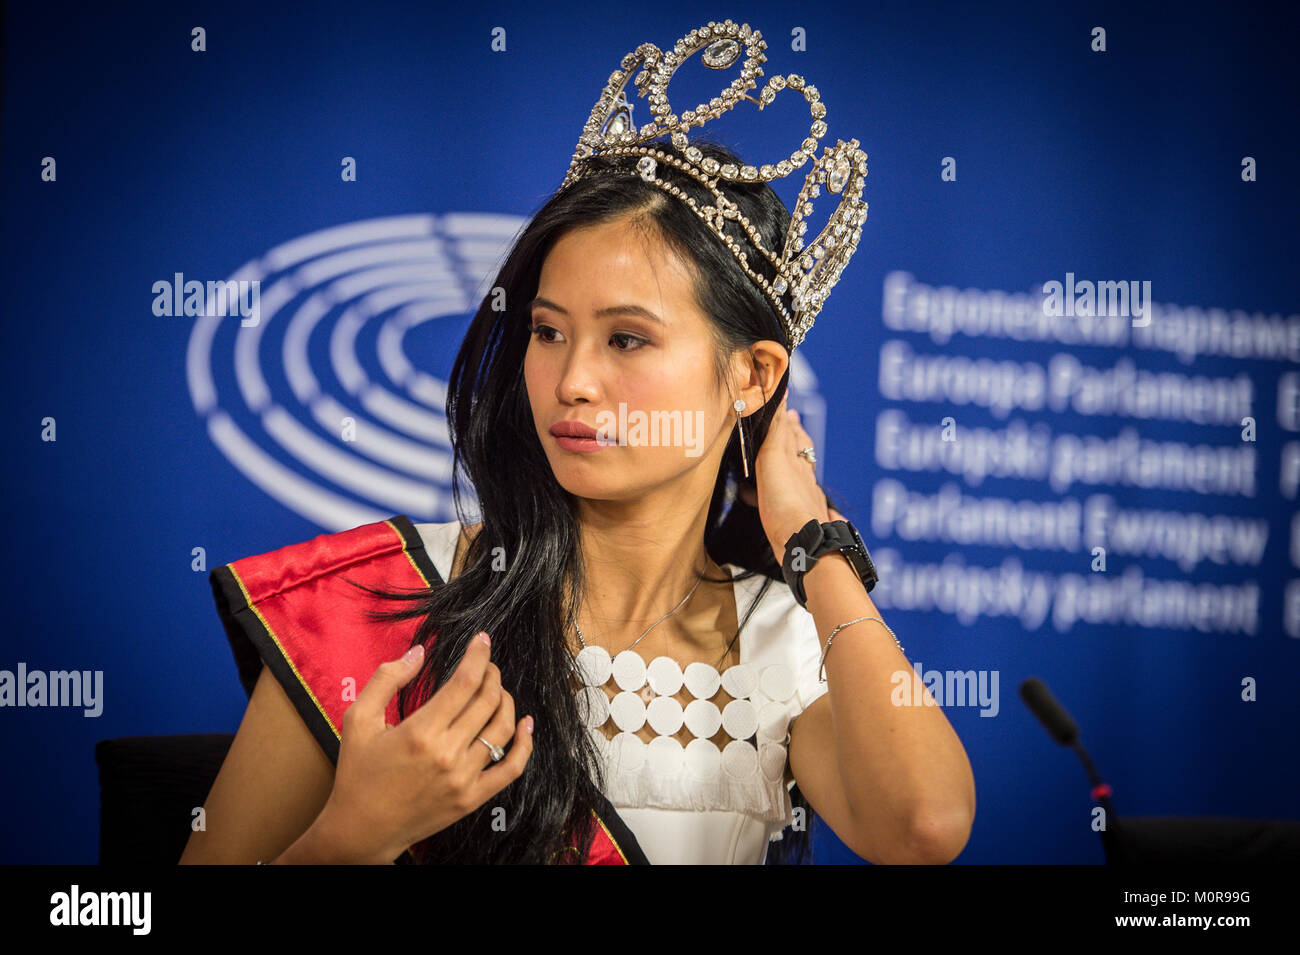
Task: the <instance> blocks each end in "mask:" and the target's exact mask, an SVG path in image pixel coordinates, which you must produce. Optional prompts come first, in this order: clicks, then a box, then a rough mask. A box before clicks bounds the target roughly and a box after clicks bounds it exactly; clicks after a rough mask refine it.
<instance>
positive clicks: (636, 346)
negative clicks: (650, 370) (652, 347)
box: [609, 332, 646, 351]
mask: <svg viewBox="0 0 1300 955" xmlns="http://www.w3.org/2000/svg"><path fill="white" fill-rule="evenodd" d="M616 338H625V339H627V340H628V341H629V342H634V343H635V344H634V345H632V346H630V347H628V348H620V349H619V351H637V350H638V349H640V348H641V347H643V346H644V345H645V343H646V342H645V339H644V338H637V337H636V336H635V335H629V334H627V333H626V332H615V333H614V334H613V335H610V336H609V340H610V341H613V340H614V339H616Z"/></svg>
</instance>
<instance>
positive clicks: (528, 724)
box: [524, 716, 533, 733]
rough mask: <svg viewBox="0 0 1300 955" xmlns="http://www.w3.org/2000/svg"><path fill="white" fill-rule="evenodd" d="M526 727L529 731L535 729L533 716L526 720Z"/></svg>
mask: <svg viewBox="0 0 1300 955" xmlns="http://www.w3.org/2000/svg"><path fill="white" fill-rule="evenodd" d="M524 729H526V730H528V732H529V733H531V732H532V731H533V718H532V717H531V716H530V717H528V719H526V720H524Z"/></svg>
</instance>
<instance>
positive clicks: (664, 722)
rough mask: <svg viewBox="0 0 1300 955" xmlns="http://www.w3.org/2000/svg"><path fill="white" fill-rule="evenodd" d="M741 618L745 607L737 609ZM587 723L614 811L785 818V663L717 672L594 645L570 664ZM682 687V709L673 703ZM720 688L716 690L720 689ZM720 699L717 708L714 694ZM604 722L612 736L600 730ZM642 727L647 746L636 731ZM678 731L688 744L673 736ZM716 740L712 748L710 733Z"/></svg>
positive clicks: (790, 679) (788, 693)
mask: <svg viewBox="0 0 1300 955" xmlns="http://www.w3.org/2000/svg"><path fill="white" fill-rule="evenodd" d="M742 612H743V608H742ZM575 666H576V669H577V671H578V674H579V676H580V679H581V681H582V683H583V684H584V686H583V688H582V689H581V690H579V691H578V702H579V712H581V713H583V714H584V715H585V717H586V723H587V727H588V730H589V732H590V733H591V735H592V739H593V740H594V741H595V742H596V746H597V749H598V750H599V751H600V753H601V755H602V758H603V761H604V768H605V774H606V779H605V791H606V795H607V796H608V798H609V801H610V802H611V803H613V804H614V806H616V807H617V806H620V805H623V806H652V807H659V808H664V809H696V810H708V809H723V810H731V811H734V812H745V813H749V814H752V815H756V816H759V817H761V818H763V819H764V820H766V821H768V822H771V823H777V822H780V821H782V820H783V819H784V818H785V815H786V795H785V793H786V790H785V787H784V785H783V776H784V774H785V769H786V744H787V742H788V740H789V734H788V728H789V725H790V720H791V717H792V714H791V698H792V697H793V696H794V694H795V680H794V674H793V673H792V671H791V670H790V668H789V667H788V666H786V665H785V664H784V663H780V662H776V663H769V664H767V665H765V666H755V665H754V664H753V663H749V662H745V661H744V660H743V659H742V662H740V663H737V664H735V665H733V666H730V667H727V668H726V669H725V670H723V671H722V672H721V673H719V672H718V671H717V670H716V669H715V668H713V667H711V666H709V665H708V664H707V663H691V664H688V665H687V667H686V669H685V670H684V671H683V670H682V668H681V667H680V666H679V665H678V663H677V661H676V660H674V659H672V658H671V657H667V656H658V657H655V658H653V659H652V660H650V661H649V663H647V662H646V661H645V659H644V658H643V657H641V655H640V654H639V653H637V651H636V650H624V651H623V652H622V653H620V654H618V656H616V657H614V658H613V659H612V660H611V659H610V656H609V653H608V652H607V651H606V650H604V649H603V648H602V647H595V646H592V647H587V648H586V649H584V650H582V651H581V652H580V653H579V654H578V655H577V657H576V658H575ZM683 689H684V690H685V694H684V695H686V696H688V697H689V698H690V699H689V701H688V702H687V703H686V705H685V706H683V705H682V703H681V701H680V700H679V699H678V698H677V697H678V695H679V694H681V693H682V691H683ZM720 690H721V693H719V691H720ZM723 694H725V695H726V697H727V699H726V701H725V702H723V703H722V705H721V706H719V702H718V701H715V697H716V698H719V701H720V700H721V697H722V695H723ZM609 723H612V724H613V729H616V730H617V731H618V732H617V733H616V734H615V735H614V736H613V738H612V739H611V738H609V737H608V736H607V734H606V732H605V731H604V728H605V727H606V726H607V724H609ZM645 726H649V728H650V730H651V732H652V733H653V734H654V738H653V739H651V740H650V742H648V743H647V742H646V741H645V740H643V739H642V738H641V737H640V736H639V735H637V734H638V731H640V730H641V729H642V728H643V727H645ZM683 727H685V728H686V730H687V735H689V736H690V740H689V741H688V742H686V743H685V745H683V744H682V742H681V741H680V740H679V739H678V738H677V737H678V735H679V734H680V733H681V730H682V728H683ZM720 735H721V736H722V737H723V739H722V740H721V741H718V742H715V739H716V738H717V737H718V736H720Z"/></svg>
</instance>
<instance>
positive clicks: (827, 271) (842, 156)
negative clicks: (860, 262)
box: [560, 20, 867, 349]
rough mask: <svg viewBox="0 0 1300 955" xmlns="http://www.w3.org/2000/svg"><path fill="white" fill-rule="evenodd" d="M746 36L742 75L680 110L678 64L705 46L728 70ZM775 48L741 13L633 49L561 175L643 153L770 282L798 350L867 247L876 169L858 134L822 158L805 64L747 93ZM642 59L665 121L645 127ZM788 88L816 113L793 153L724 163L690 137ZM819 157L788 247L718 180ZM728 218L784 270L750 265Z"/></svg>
mask: <svg viewBox="0 0 1300 955" xmlns="http://www.w3.org/2000/svg"><path fill="white" fill-rule="evenodd" d="M741 43H744V46H745V52H746V54H747V58H746V59H745V61H744V63H743V64H742V66H741V71H740V76H739V78H737V79H735V80H733V81H732V82H731V85H730V86H728V87H726V88H725V89H723V90H722V91H721V92H720V93H719V94H718V95H717V96H715V97H713V98H712V99H711V100H709V102H708V103H701V104H699V105H698V106H696V107H695V108H694V109H690V110H687V111H685V112H684V113H682V114H681V115H680V116H678V115H677V114H675V113H674V112H673V111H672V106H671V104H670V102H669V100H668V92H667V91H668V84H669V83H670V82H671V80H672V76H673V74H674V73H675V72H676V71H677V69H678V67H680V66H681V65H682V64H683V63H685V62H686V61H687V60H688V59H690V57H691V56H692V55H694V54H695V52H696V51H697V50H700V49H701V48H703V49H704V52H703V53H702V54H701V56H700V60H701V62H703V64H704V65H705V66H706V67H708V68H709V69H714V70H724V69H727V68H728V67H730V66H731V65H732V64H734V63H735V62H736V60H737V59H738V58H739V57H740V47H741ZM765 49H767V43H766V42H765V41H764V40H763V36H762V34H761V33H760V32H759V31H757V30H751V29H750V27H749V24H748V23H743V24H741V25H739V26H737V25H736V24H735V23H733V22H732V21H731V20H725V21H723V22H722V23H716V22H714V21H712V20H710V21H709V23H708V24H707V25H706V26H703V27H700V28H699V29H696V30H692V31H691V32H690V33H688V34H686V36H684V37H682V38H681V39H680V40H678V41H677V44H676V45H675V46H674V47H673V48H672V49H671V50H669V51H668V52H666V53H665V52H664V51H662V50H660V49H659V48H658V47H657V46H655V45H654V44H653V43H642V44H641V45H640V46H639V47H637V48H636V50H635V51H633V52H632V53H629V54H627V56H625V57H623V61H622V69H618V70H615V71H614V72H613V73H611V74H610V76H609V82H608V83H607V84H606V86H605V91H604V92H603V93H602V94H601V96H600V99H599V100H597V101H596V105H595V106H594V107H593V108H592V111H591V117H590V118H589V119H588V120H587V123H586V125H585V126H584V127H583V132H582V136H581V137H580V138H579V140H578V145H577V148H576V149H575V150H574V153H573V161H572V162H571V163H570V164H569V170H568V173H567V174H566V175H565V177H564V182H563V183H561V184H560V190H563V189H564V188H565V187H567V186H568V185H569V184H570V183H572V182H575V181H577V180H578V179H581V178H582V177H583V176H584V175H586V174H587V172H588V171H589V169H588V162H587V161H588V160H589V159H591V158H593V157H596V156H617V155H636V154H640V155H641V159H640V160H638V162H637V164H636V168H635V169H634V170H632V174H633V175H639V176H640V177H641V178H642V179H644V180H645V181H646V182H650V183H653V184H654V185H657V186H659V187H660V188H661V189H663V190H664V191H666V192H669V193H671V194H672V195H674V196H676V197H677V198H679V199H682V200H683V201H685V202H686V203H688V204H689V205H690V206H691V208H693V209H694V210H695V212H696V214H697V215H699V217H700V218H701V219H703V220H704V222H705V224H706V225H708V227H709V228H710V229H711V230H712V231H713V232H714V233H715V234H716V235H717V236H718V238H719V239H720V240H721V241H722V242H724V243H725V244H726V245H727V247H728V248H729V249H731V252H732V254H733V255H735V256H736V259H737V260H738V261H739V262H740V265H741V268H743V269H744V270H745V273H746V274H747V275H749V277H750V278H751V279H752V280H753V281H754V283H755V284H757V285H758V286H759V288H760V289H762V291H763V293H764V294H765V295H766V296H767V298H768V299H769V301H771V302H772V304H773V306H774V307H775V308H776V310H777V312H778V313H779V314H780V316H781V319H782V321H783V322H784V324H785V327H786V332H787V333H788V335H789V337H790V347H791V349H793V348H795V347H797V346H798V345H799V343H800V342H802V341H803V339H804V336H806V335H807V334H808V330H809V329H810V328H811V327H812V324H813V320H814V319H815V318H816V317H817V313H818V312H820V311H821V307H822V305H823V303H824V302H825V301H826V297H827V296H828V295H829V294H830V291H831V289H832V288H833V287H834V286H835V283H836V282H838V281H839V278H840V273H841V272H842V271H843V269H844V266H845V264H846V263H847V262H848V260H849V258H850V257H851V256H852V255H853V253H854V251H855V250H856V249H857V247H858V239H859V238H860V237H861V235H862V222H863V221H864V220H865V219H866V217H867V204H866V202H864V201H863V200H862V198H861V197H862V186H863V180H864V178H865V177H866V175H867V154H866V153H864V152H863V151H862V150H861V149H859V148H858V146H859V143H858V141H857V140H856V139H851V140H849V141H848V142H847V143H846V142H844V141H843V140H837V141H836V143H835V145H834V146H826V147H824V152H823V154H822V156H821V157H820V158H814V157H815V155H816V152H817V146H818V140H820V139H821V138H822V136H824V135H825V134H826V122H825V116H826V107H825V106H824V105H823V104H822V102H821V96H820V94H819V93H818V92H817V87H815V86H812V85H811V84H808V83H806V82H805V81H804V78H803V77H802V76H799V75H797V74H795V73H790V74H788V75H786V76H780V75H774V76H771V77H769V78H768V80H767V83H766V85H765V86H764V87H763V89H762V90H761V91H760V92H759V95H758V99H754V98H753V97H751V96H748V95H746V93H747V91H748V90H752V89H754V88H756V85H757V84H756V82H755V80H756V79H757V78H759V77H761V76H762V75H763V71H762V70H761V69H759V64H761V63H763V62H764V61H765V60H766V59H767V57H766V55H764V53H763V51H764V50H765ZM638 66H640V67H641V68H642V69H641V72H640V73H638V74H637V76H636V78H635V80H634V82H635V84H636V85H637V86H638V87H640V90H639V92H638V93H637V95H638V96H648V97H649V104H650V109H651V112H652V114H653V115H654V118H655V122H653V123H647V124H646V125H644V126H642V127H641V128H640V129H637V128H636V125H635V124H634V123H633V121H632V104H631V103H630V102H629V101H628V98H627V92H626V87H627V82H628V79H629V78H630V77H631V76H632V73H633V71H634V70H636V68H637V67H638ZM784 89H793V90H796V91H797V92H800V93H802V95H803V98H804V99H805V100H806V101H807V102H808V109H809V112H810V113H811V115H812V120H813V121H812V126H811V128H810V129H809V135H808V138H807V139H805V140H804V141H803V142H802V143H801V144H800V145H799V148H797V149H795V150H794V151H793V152H792V153H791V154H790V157H789V158H788V159H782V160H781V161H780V162H777V163H775V164H767V163H765V164H763V165H761V166H758V167H754V166H748V165H743V166H736V165H735V164H733V163H721V164H720V163H719V162H718V161H717V160H716V159H713V158H712V157H706V156H705V155H704V154H703V153H702V152H701V151H700V149H699V148H698V147H696V146H692V145H691V143H690V140H689V139H688V138H687V136H686V133H687V131H688V130H689V129H690V128H691V127H692V126H703V125H704V124H705V123H706V122H708V121H709V120H712V119H717V118H718V117H719V116H721V115H722V114H723V113H725V112H726V111H727V110H729V109H731V108H732V107H734V106H735V105H736V103H737V102H739V101H740V100H742V99H745V100H749V101H750V102H754V103H757V104H758V108H759V110H760V111H761V110H762V109H763V107H764V106H767V105H769V104H770V103H771V102H772V101H773V100H774V99H776V96H777V94H778V93H779V92H781V91H782V90H784ZM663 136H668V137H669V138H670V140H671V142H672V145H673V146H674V147H675V149H676V151H675V152H669V151H666V150H665V149H663V148H662V147H663V146H664V145H666V144H662V143H661V144H659V145H658V146H656V145H655V143H654V141H655V140H657V139H660V138H661V137H663ZM809 159H813V164H812V168H811V169H809V171H808V174H807V176H806V177H805V178H804V184H803V188H802V189H801V190H800V191H799V197H798V199H797V200H796V202H795V207H794V210H793V211H792V212H791V217H790V228H789V230H788V231H787V232H786V235H785V239H784V245H783V247H782V248H781V249H768V248H766V247H765V246H764V245H763V242H762V238H761V237H760V235H759V233H758V231H757V230H756V229H754V228H753V227H752V226H751V225H750V223H749V220H748V219H747V218H746V217H745V216H743V215H741V214H740V210H739V209H738V207H737V206H736V204H735V203H734V202H732V201H731V200H730V199H728V198H727V197H726V196H725V195H724V194H723V193H722V192H721V190H720V189H719V188H718V182H719V180H723V179H725V180H729V181H733V182H756V181H760V180H761V181H771V180H774V179H782V178H784V177H786V176H788V175H790V173H791V172H793V171H794V170H796V169H799V168H801V167H802V166H803V165H804V164H805V163H806V162H807V161H808V160H809ZM659 163H666V164H669V165H672V166H675V167H677V168H678V169H680V170H682V171H683V172H685V173H687V174H688V175H690V176H691V177H693V178H694V179H696V180H698V181H699V182H700V183H701V184H702V185H704V186H705V187H706V188H707V189H708V190H709V191H710V192H711V193H712V194H713V196H714V203H713V204H712V205H703V206H702V205H700V204H699V203H697V202H696V200H695V198H694V197H692V196H688V195H686V194H685V193H684V192H683V191H682V190H681V189H680V188H678V187H677V186H675V185H673V184H671V183H668V182H665V181H664V180H663V179H661V178H660V177H659V176H658V175H657V170H658V167H659ZM823 184H824V185H825V186H826V189H827V190H828V191H829V192H832V193H835V194H838V195H840V202H839V205H838V206H837V207H836V209H835V212H834V213H833V214H832V215H831V217H830V219H829V220H828V221H827V223H826V225H825V227H824V228H823V229H822V231H821V232H820V233H818V235H817V237H816V238H815V239H813V240H812V241H811V242H810V243H807V247H806V248H805V241H804V236H805V235H806V233H807V231H808V223H807V222H806V221H805V219H806V218H807V217H808V216H809V215H811V214H812V211H813V203H812V200H813V199H815V198H817V196H819V195H820V194H821V186H822V185H823ZM728 219H731V220H733V221H734V222H736V223H738V224H739V226H740V227H741V228H743V229H744V230H745V232H746V233H747V234H748V236H749V238H750V240H751V241H752V242H753V243H754V246H755V248H757V249H758V251H759V252H761V253H762V255H763V256H764V258H766V259H767V260H768V261H769V262H770V263H771V264H772V266H773V267H774V268H775V269H776V277H775V278H774V279H773V280H772V281H771V282H768V281H767V279H766V278H765V277H764V276H762V275H761V274H759V273H758V272H757V271H756V270H755V269H753V268H752V267H751V266H750V265H749V263H748V261H747V260H746V255H745V252H744V251H743V250H742V249H741V248H740V245H739V243H737V242H736V241H735V240H734V239H733V238H732V237H731V236H729V235H727V233H726V231H725V224H726V220H728ZM787 291H789V292H790V297H791V304H792V308H790V309H787V308H786V306H785V303H784V301H782V296H783V295H784V294H785V293H786V292H787Z"/></svg>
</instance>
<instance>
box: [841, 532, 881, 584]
mask: <svg viewBox="0 0 1300 955" xmlns="http://www.w3.org/2000/svg"><path fill="white" fill-rule="evenodd" d="M844 523H845V524H848V528H849V533H850V534H851V535H852V537H853V546H852V547H851V548H848V549H847V550H845V551H844V555H845V556H846V557H848V558H849V562H850V563H852V564H853V568H854V570H856V571H857V572H858V576H859V577H861V578H862V582H863V583H864V584H866V587H867V592H868V593H870V592H871V588H872V587H874V586H875V585H876V580H877V577H876V566H875V564H873V563H872V562H871V555H870V554H868V553H867V545H866V544H864V543H863V542H862V535H861V534H859V533H858V529H857V528H856V527H854V526H853V525H852V524H849V522H848V521H845V522H844Z"/></svg>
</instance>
